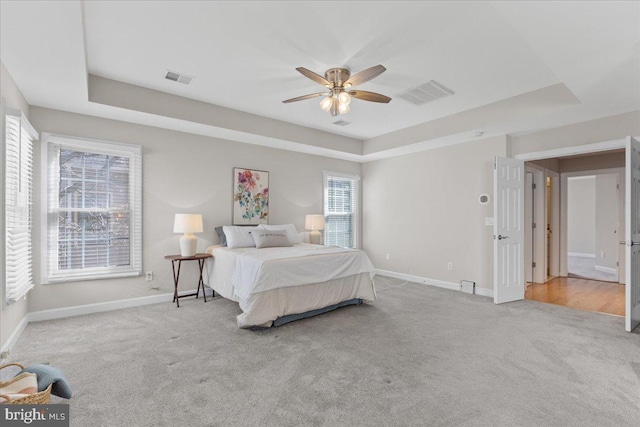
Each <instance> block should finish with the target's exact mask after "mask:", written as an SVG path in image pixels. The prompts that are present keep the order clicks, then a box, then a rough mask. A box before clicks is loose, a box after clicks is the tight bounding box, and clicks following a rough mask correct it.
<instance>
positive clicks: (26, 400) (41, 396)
mask: <svg viewBox="0 0 640 427" xmlns="http://www.w3.org/2000/svg"><path fill="white" fill-rule="evenodd" d="M9 366H17V367H18V368H20V369H24V366H22V365H21V364H19V363H9V364H7V365H3V366H0V370H2V369H4V368H8V367H9ZM14 380H15V378H12V379H10V380H9V381H5V382H2V381H0V388H4V387H6V386H8V385H9V384H11V383H12V382H13V381H14ZM51 386H52V384H49V387H47V388H46V389H44V390H43V391H41V392H38V393H34V394H29V395H27V396H24V397H21V398H20V399H12V398H11V397H9V396H8V395H6V394H0V397H2V398H3V399H5V400H6V402H4V404H7V405H44V404H47V403H49V398H50V397H51Z"/></svg>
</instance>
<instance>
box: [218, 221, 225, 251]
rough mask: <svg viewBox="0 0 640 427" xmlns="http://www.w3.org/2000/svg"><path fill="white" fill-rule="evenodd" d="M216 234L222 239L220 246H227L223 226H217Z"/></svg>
mask: <svg viewBox="0 0 640 427" xmlns="http://www.w3.org/2000/svg"><path fill="white" fill-rule="evenodd" d="M216 234H217V235H218V240H220V246H223V247H225V246H227V236H225V234H224V230H223V229H222V226H220V227H216Z"/></svg>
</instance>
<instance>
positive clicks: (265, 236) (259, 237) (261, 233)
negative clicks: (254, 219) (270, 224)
mask: <svg viewBox="0 0 640 427" xmlns="http://www.w3.org/2000/svg"><path fill="white" fill-rule="evenodd" d="M251 237H253V241H254V242H256V248H258V249H262V248H281V247H287V246H288V247H291V243H290V242H289V238H288V237H287V232H286V231H285V230H265V229H262V228H258V229H256V230H253V231H252V232H251Z"/></svg>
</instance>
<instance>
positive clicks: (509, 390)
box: [12, 278, 640, 427]
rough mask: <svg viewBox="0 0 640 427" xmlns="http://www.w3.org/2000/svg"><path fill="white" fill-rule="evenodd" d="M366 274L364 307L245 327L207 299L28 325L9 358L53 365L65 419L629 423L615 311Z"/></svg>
mask: <svg viewBox="0 0 640 427" xmlns="http://www.w3.org/2000/svg"><path fill="white" fill-rule="evenodd" d="M377 283H378V290H379V299H378V300H377V301H376V302H374V303H372V304H366V305H362V306H353V307H348V308H342V309H339V310H336V311H334V312H331V313H328V314H325V315H322V316H318V317H315V318H311V319H306V320H302V321H298V322H294V323H291V324H288V325H285V326H282V327H280V328H276V329H271V330H265V331H259V332H253V331H247V330H240V329H238V328H237V327H236V324H235V316H236V315H237V314H238V312H239V309H238V306H237V304H235V303H233V302H230V301H227V300H224V299H221V298H219V297H218V298H216V299H214V300H210V301H209V302H207V303H206V304H205V303H203V302H202V299H199V300H197V301H196V300H195V299H188V298H187V299H184V300H183V301H181V302H180V305H181V306H180V308H179V309H178V308H176V307H175V305H173V304H170V303H166V304H157V305H151V306H145V307H139V308H131V309H126V310H120V311H117V312H109V313H99V314H94V315H87V316H80V317H75V318H68V319H61V320H56V321H50V322H41V323H34V324H31V325H29V326H28V327H27V329H26V330H25V332H24V334H23V335H22V338H21V339H20V341H19V342H18V344H17V346H16V348H15V349H14V351H13V353H12V359H13V360H17V361H20V362H22V363H26V364H32V363H50V364H51V365H54V366H57V367H59V368H61V369H63V370H64V372H65V373H66V375H67V376H68V379H69V382H70V383H71V386H72V387H73V389H74V392H75V396H74V397H73V399H72V400H71V401H70V404H71V425H72V426H78V427H85V426H172V427H173V426H300V425H317V426H408V425H416V426H637V425H638V420H640V334H638V333H632V334H629V333H625V332H624V331H623V320H622V319H621V318H619V317H612V316H607V315H602V314H596V313H588V312H584V311H578V310H572V309H568V308H563V307H557V306H552V305H547V304H541V303H536V302H532V301H520V302H516V303H511V304H505V305H501V306H496V305H494V304H493V302H492V300H491V299H489V298H485V297H480V296H477V295H467V294H463V293H460V292H453V291H448V290H443V289H438V288H433V287H428V286H424V285H418V284H412V283H409V284H404V285H402V283H403V282H401V281H397V280H395V279H388V278H378V280H377ZM54 401H55V402H61V401H62V400H61V399H55V400H54Z"/></svg>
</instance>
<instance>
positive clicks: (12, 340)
mask: <svg viewBox="0 0 640 427" xmlns="http://www.w3.org/2000/svg"><path fill="white" fill-rule="evenodd" d="M28 324H29V314H27V315H26V316H25V317H23V318H22V320H21V321H20V323H18V326H16V328H15V329H14V330H13V332H12V333H11V336H9V339H8V340H7V342H6V343H4V345H3V346H2V349H0V353H1V354H3V355H4V354H5V353H9V352H11V349H13V346H14V345H16V343H17V342H18V339H20V335H22V332H23V331H24V328H26V327H27V325H28Z"/></svg>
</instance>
